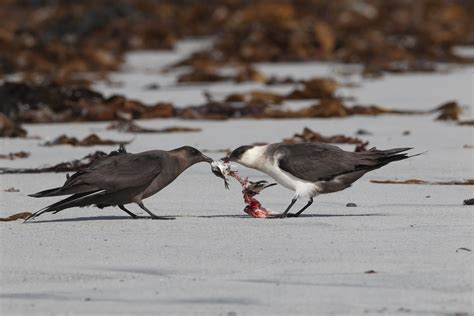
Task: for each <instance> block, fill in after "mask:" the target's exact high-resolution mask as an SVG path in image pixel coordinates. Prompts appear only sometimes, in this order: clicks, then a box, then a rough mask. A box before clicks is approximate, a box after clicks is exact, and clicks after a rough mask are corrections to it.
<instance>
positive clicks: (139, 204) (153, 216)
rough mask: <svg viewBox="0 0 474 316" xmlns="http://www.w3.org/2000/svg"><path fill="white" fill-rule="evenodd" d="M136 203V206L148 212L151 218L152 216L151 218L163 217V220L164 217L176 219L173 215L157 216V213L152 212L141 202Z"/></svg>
mask: <svg viewBox="0 0 474 316" xmlns="http://www.w3.org/2000/svg"><path fill="white" fill-rule="evenodd" d="M137 204H138V206H140V207H141V209H142V210H144V211H145V212H147V213H148V214H150V216H151V218H153V219H163V220H166V219H176V218H174V217H163V216H157V215H155V214H153V213H152V212H151V211H150V210H149V209H147V208H146V207H145V205H143V203H142V202H138V203H137Z"/></svg>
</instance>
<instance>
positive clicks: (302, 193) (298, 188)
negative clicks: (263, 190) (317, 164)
mask: <svg viewBox="0 0 474 316" xmlns="http://www.w3.org/2000/svg"><path fill="white" fill-rule="evenodd" d="M266 147H267V146H255V147H253V148H252V149H249V150H248V151H246V152H245V153H244V155H243V157H242V158H241V160H240V161H239V162H240V163H241V164H243V165H244V166H246V167H249V168H254V169H257V170H260V171H262V172H264V173H266V174H268V175H269V176H270V177H272V178H273V179H275V181H276V182H278V183H279V184H281V185H282V186H284V187H286V188H288V189H290V190H293V191H295V197H297V198H300V197H303V198H308V199H309V198H311V197H314V196H316V195H317V194H318V186H317V184H316V183H313V182H307V181H304V180H301V179H298V178H296V177H294V176H293V175H291V174H290V173H288V172H286V171H283V170H281V169H280V167H279V166H278V159H274V161H269V160H268V159H266V158H265V154H264V153H265V150H266Z"/></svg>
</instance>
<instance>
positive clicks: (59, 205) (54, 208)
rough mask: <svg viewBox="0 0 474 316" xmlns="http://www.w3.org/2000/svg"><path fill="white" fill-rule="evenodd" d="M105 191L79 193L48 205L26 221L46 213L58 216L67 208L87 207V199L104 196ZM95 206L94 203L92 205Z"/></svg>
mask: <svg viewBox="0 0 474 316" xmlns="http://www.w3.org/2000/svg"><path fill="white" fill-rule="evenodd" d="M104 192H105V191H104V190H97V191H93V192H86V193H78V194H74V195H72V196H70V197H68V198H65V199H63V200H61V201H59V202H56V203H53V204H51V205H48V206H46V207H44V208H42V209H41V210H39V211H37V212H35V213H33V214H31V216H30V217H28V218H27V219H25V222H27V221H29V220H31V219H34V218H36V217H38V216H40V215H41V214H44V213H53V214H56V213H58V212H60V211H62V210H65V209H67V208H71V207H75V206H79V207H81V206H85V205H86V203H84V202H85V201H86V199H88V198H91V197H95V196H97V195H99V194H103V193H104ZM91 204H93V203H91Z"/></svg>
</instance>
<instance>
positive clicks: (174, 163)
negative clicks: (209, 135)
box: [28, 146, 212, 220]
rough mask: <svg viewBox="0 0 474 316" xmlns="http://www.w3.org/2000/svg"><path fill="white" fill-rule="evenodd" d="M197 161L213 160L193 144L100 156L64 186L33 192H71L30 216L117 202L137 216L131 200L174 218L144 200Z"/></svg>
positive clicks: (130, 213) (62, 193)
mask: <svg viewBox="0 0 474 316" xmlns="http://www.w3.org/2000/svg"><path fill="white" fill-rule="evenodd" d="M198 162H208V163H211V162H212V159H211V158H209V157H207V156H205V155H203V154H202V153H201V152H200V151H199V150H197V149H196V148H193V147H190V146H184V147H180V148H176V149H174V150H170V151H164V150H151V151H146V152H142V153H138V154H130V153H121V154H118V155H113V156H109V157H104V158H101V159H99V160H97V161H96V162H94V163H93V164H92V165H91V166H90V167H88V168H86V169H84V170H82V171H79V172H77V173H75V174H73V175H72V176H70V177H68V178H67V180H66V182H65V183H64V185H63V186H62V187H58V188H54V189H49V190H45V191H41V192H38V193H35V194H31V195H30V196H32V197H49V196H59V195H71V196H70V197H68V198H66V199H64V200H61V201H59V202H57V203H54V204H51V205H49V206H47V207H45V208H43V209H41V210H39V211H38V212H36V213H34V214H33V215H31V217H30V218H28V220H29V219H33V218H35V217H38V216H39V215H41V214H43V213H53V214H55V213H58V212H60V211H62V210H64V209H67V208H71V207H84V206H90V205H96V206H97V207H99V208H104V207H107V206H118V207H119V208H120V209H121V210H123V211H124V212H126V213H127V214H128V215H130V216H131V217H132V218H137V215H135V214H133V213H132V212H130V211H129V210H127V209H126V208H125V206H124V205H125V204H129V203H137V204H138V206H140V208H142V209H143V210H144V211H145V212H147V213H148V214H150V216H151V217H152V218H153V219H174V218H172V217H161V216H157V215H155V214H153V213H152V212H151V211H150V210H149V209H147V208H146V207H145V205H144V204H143V202H142V200H144V199H146V198H148V197H150V196H152V195H154V194H155V193H157V192H159V191H160V190H161V189H163V188H164V187H166V186H167V185H169V184H170V183H171V182H173V181H174V179H176V178H177V177H178V176H179V175H180V174H181V173H182V172H183V171H185V170H186V169H187V168H189V167H191V166H192V165H194V164H196V163H198Z"/></svg>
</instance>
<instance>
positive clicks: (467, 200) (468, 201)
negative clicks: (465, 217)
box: [463, 199, 474, 205]
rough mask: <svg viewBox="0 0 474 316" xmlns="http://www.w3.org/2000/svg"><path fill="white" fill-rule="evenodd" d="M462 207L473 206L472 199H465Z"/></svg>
mask: <svg viewBox="0 0 474 316" xmlns="http://www.w3.org/2000/svg"><path fill="white" fill-rule="evenodd" d="M463 204H464V205H474V199H466V200H464V201H463Z"/></svg>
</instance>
